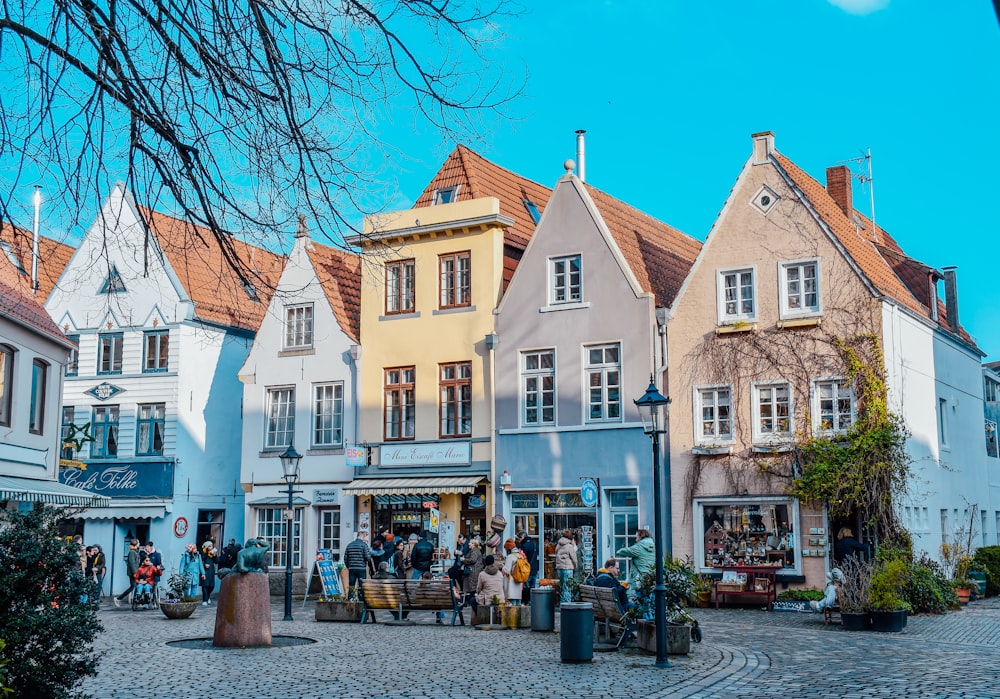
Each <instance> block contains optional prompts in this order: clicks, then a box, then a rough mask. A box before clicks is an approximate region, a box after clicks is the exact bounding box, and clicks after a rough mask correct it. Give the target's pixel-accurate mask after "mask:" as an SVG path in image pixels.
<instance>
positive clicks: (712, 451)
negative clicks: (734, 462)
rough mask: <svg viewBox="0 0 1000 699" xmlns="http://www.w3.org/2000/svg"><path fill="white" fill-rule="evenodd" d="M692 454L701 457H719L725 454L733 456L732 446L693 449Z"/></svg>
mask: <svg viewBox="0 0 1000 699" xmlns="http://www.w3.org/2000/svg"><path fill="white" fill-rule="evenodd" d="M691 453H692V454H697V455H699V456H719V455H723V454H732V453H733V447H732V445H730V446H727V447H693V448H692V449H691Z"/></svg>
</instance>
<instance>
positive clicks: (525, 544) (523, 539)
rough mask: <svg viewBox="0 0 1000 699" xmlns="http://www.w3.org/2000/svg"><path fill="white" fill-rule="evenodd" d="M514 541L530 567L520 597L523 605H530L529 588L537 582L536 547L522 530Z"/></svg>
mask: <svg viewBox="0 0 1000 699" xmlns="http://www.w3.org/2000/svg"><path fill="white" fill-rule="evenodd" d="M515 540H516V541H517V547H518V548H519V549H521V553H523V554H524V557H525V558H527V559H528V563H529V564H530V565H531V574H530V575H529V576H528V579H527V580H526V581H525V583H526V584H525V586H524V592H523V595H522V599H523V600H524V603H525V604H531V588H533V587H534V586H535V583H536V582H537V581H538V546H537V545H536V544H535V542H534V540H533V539H531V538H530V537H529V536H528V532H526V531H524V530H523V529H522V530H521V531H519V532H518V533H517V537H516V538H515Z"/></svg>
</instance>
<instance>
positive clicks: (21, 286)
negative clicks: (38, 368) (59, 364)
mask: <svg viewBox="0 0 1000 699" xmlns="http://www.w3.org/2000/svg"><path fill="white" fill-rule="evenodd" d="M0 315H3V316H6V317H7V318H9V319H11V320H12V321H13V322H15V323H18V324H19V325H23V326H26V327H28V328H31V329H32V330H35V331H37V332H38V333H40V334H41V335H44V336H45V337H48V338H49V339H52V340H55V341H56V342H58V343H60V344H63V345H65V346H67V347H73V346H75V345H74V343H72V342H71V341H70V340H69V338H67V337H66V336H65V335H64V334H63V333H62V331H60V330H59V327H58V326H57V325H56V324H55V322H54V321H53V320H52V318H51V317H50V316H49V314H48V312H47V311H46V310H45V308H44V307H43V306H42V304H41V301H39V300H38V298H36V297H35V295H34V294H33V293H31V279H30V277H28V276H25V275H24V274H22V273H21V272H20V271H19V270H18V269H17V267H15V266H14V263H13V262H11V260H10V259H9V258H8V257H7V256H6V255H0Z"/></svg>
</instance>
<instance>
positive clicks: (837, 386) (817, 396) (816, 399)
mask: <svg viewBox="0 0 1000 699" xmlns="http://www.w3.org/2000/svg"><path fill="white" fill-rule="evenodd" d="M824 388H830V389H831V390H832V394H831V398H830V399H831V400H832V401H833V406H832V412H831V413H830V415H831V422H832V426H831V427H823V415H824V409H823V401H824V400H825V398H824V396H823V389H824ZM842 389H846V390H847V391H848V393H849V396H848V397H849V398H850V400H851V422H850V424H847V425H842V424H840V423H841V420H840V410H839V409H838V407H837V406H838V404H839V402H840V400H841V398H843V397H844V396H842V395H841V390H842ZM810 398H811V402H812V415H813V424H812V428H813V434H815V435H816V436H829V435H833V434H846V433H847V430H849V429H850V427H851V425H853V424H854V423H855V422H857V419H858V399H857V396H855V395H854V386H853V385H851V383H850V382H849V381H847V379H845V378H844V377H842V376H823V377H820V378H816V379H813V381H812V386H811V395H810Z"/></svg>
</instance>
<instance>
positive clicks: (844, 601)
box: [837, 556, 874, 631]
mask: <svg viewBox="0 0 1000 699" xmlns="http://www.w3.org/2000/svg"><path fill="white" fill-rule="evenodd" d="M873 567H874V566H873V564H872V562H871V561H863V560H860V559H858V558H857V557H855V556H848V557H847V558H845V559H844V560H843V561H842V562H841V564H840V570H841V572H842V573H843V574H844V576H843V579H842V580H841V581H840V590H839V591H838V593H837V597H838V599H839V600H840V623H841V624H842V625H843V627H844V630H845V631H862V630H864V629H867V628H868V624H869V623H870V614H869V612H868V598H869V595H870V592H871V585H872V573H873Z"/></svg>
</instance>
